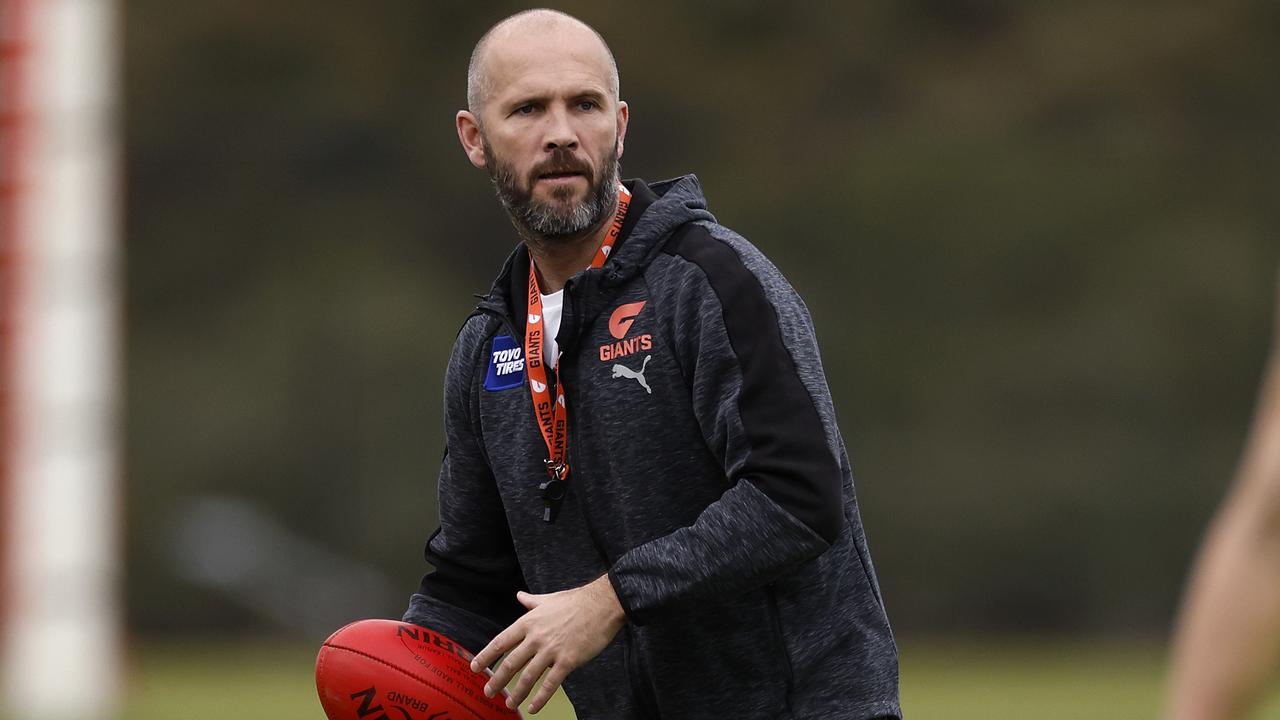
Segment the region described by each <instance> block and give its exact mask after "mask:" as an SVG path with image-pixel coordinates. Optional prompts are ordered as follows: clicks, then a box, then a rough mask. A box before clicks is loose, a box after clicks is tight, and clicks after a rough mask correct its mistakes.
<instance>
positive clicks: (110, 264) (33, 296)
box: [0, 0, 123, 720]
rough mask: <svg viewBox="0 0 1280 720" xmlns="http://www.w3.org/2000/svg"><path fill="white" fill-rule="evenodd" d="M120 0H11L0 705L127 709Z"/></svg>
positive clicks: (32, 714)
mask: <svg viewBox="0 0 1280 720" xmlns="http://www.w3.org/2000/svg"><path fill="white" fill-rule="evenodd" d="M117 12H118V10H117V5H116V1H115V0H0V63H2V66H0V82H2V83H3V84H2V85H0V718H13V719H16V718H22V719H23V720H28V719H29V720H102V719H105V718H111V717H115V716H116V715H117V713H118V711H119V709H120V707H121V706H120V685H121V683H120V668H121V665H123V663H122V661H121V655H120V648H121V645H122V636H123V630H122V617H123V613H122V610H121V603H120V598H121V592H120V587H119V585H120V579H121V561H120V558H121V544H122V538H123V534H122V533H121V531H120V518H121V517H122V508H121V507H120V498H121V493H120V490H119V485H120V483H119V450H118V448H119V447H120V442H119V440H120V434H121V433H120V413H119V408H120V402H119V385H120V383H119V377H120V369H119V365H120V362H119V361H120V357H121V352H120V347H119V337H120V332H119V325H120V300H119V271H118V264H119V258H118V255H119V239H118V238H119V234H120V233H119V215H120V191H119V182H118V175H119V167H120V163H119V159H118V157H117V154H118V145H119V143H118V141H117V138H116V135H117V131H118V124H119V109H118V108H119V100H118V91H117V87H118V82H117V77H116V76H117V67H118V65H119V63H118V55H119V49H118V47H117V38H118V36H119V28H118V23H119V19H118V16H117Z"/></svg>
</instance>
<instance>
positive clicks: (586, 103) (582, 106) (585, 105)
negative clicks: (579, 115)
mask: <svg viewBox="0 0 1280 720" xmlns="http://www.w3.org/2000/svg"><path fill="white" fill-rule="evenodd" d="M578 109H579V110H595V109H596V104H595V103H594V102H592V101H590V100H583V101H582V102H579V103H578Z"/></svg>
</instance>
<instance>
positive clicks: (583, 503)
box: [476, 305, 791, 720]
mask: <svg viewBox="0 0 1280 720" xmlns="http://www.w3.org/2000/svg"><path fill="white" fill-rule="evenodd" d="M476 310H478V311H480V312H483V313H485V314H488V315H492V316H494V317H496V318H498V320H499V321H500V322H501V323H502V326H503V327H504V328H505V329H506V330H507V332H508V333H509V334H510V335H511V337H512V339H515V338H516V330H515V326H514V325H512V323H511V318H509V317H507V315H506V313H502V312H499V311H497V310H496V309H494V308H492V307H490V306H486V305H478V306H476ZM567 357H568V353H563V352H562V353H561V356H560V360H561V364H560V367H559V369H558V371H557V372H556V377H557V378H559V376H560V373H561V372H563V371H564V363H565V358H567ZM525 362H526V364H527V363H528V358H526V359H525ZM526 377H527V375H526ZM565 403H566V406H567V407H570V408H572V407H573V403H571V402H569V398H568V393H566V397H565ZM570 412H572V410H570ZM566 420H568V421H569V436H568V437H567V438H565V441H566V442H567V443H568V444H569V447H568V448H567V457H566V459H567V460H568V461H569V467H570V468H574V467H577V461H576V460H575V455H574V448H575V447H577V442H576V441H575V433H574V428H575V427H576V425H575V424H574V423H573V422H572V420H573V418H572V416H570V417H568V418H566ZM570 477H572V473H571V474H570ZM570 482H572V480H570ZM577 496H578V506H579V507H580V508H581V511H582V521H583V524H585V525H586V526H587V534H588V535H589V536H590V537H591V547H592V548H593V549H594V550H595V551H596V555H598V556H599V558H600V564H601V565H602V566H603V567H604V569H605V572H606V573H608V572H609V568H611V567H613V562H612V561H610V560H609V556H608V554H607V553H606V552H605V551H604V543H602V542H601V541H600V534H599V532H597V531H596V526H595V523H594V522H592V521H591V513H590V511H589V507H588V505H587V497H586V493H584V492H578V493H577ZM771 597H772V596H771ZM774 615H775V621H776V619H777V618H776V615H777V613H776V612H775V614H774ZM623 631H624V632H626V636H625V637H623V639H622V641H623V644H624V645H625V646H626V647H625V648H624V653H623V662H624V663H625V664H626V670H627V679H628V680H629V681H630V682H631V694H632V695H634V696H635V700H636V710H637V711H638V712H639V713H640V715H641V716H643V717H645V718H649V719H651V720H658V718H659V717H660V716H659V715H658V711H657V701H656V698H654V697H653V693H652V692H651V690H650V689H649V688H646V687H645V680H644V677H643V676H642V675H641V674H640V671H639V653H638V652H637V649H636V643H635V636H634V634H633V633H632V628H631V625H630V623H625V624H624V625H623ZM787 666H788V668H790V660H788V661H787ZM650 687H651V686H650ZM790 694H791V693H790V679H788V683H787V695H788V698H787V703H788V711H789V710H790V702H791V699H790Z"/></svg>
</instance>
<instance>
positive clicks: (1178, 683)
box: [1167, 305, 1280, 720]
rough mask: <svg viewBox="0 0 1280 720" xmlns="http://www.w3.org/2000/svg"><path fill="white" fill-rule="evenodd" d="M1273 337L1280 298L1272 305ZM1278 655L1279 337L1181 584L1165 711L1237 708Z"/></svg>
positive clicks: (1245, 704)
mask: <svg viewBox="0 0 1280 720" xmlns="http://www.w3.org/2000/svg"><path fill="white" fill-rule="evenodd" d="M1276 313H1277V314H1276V329H1275V333H1276V335H1275V337H1276V341H1280V305H1278V306H1277V310H1276ZM1278 656H1280V346H1273V347H1272V350H1271V360H1270V363H1269V369H1268V371H1267V380H1266V382H1265V383H1264V384H1263V386H1262V394H1261V398H1260V400H1259V405H1258V410H1257V417H1256V418H1255V419H1254V424H1253V431H1252V432H1251V434H1250V437H1249V440H1248V444H1247V446H1246V448H1245V452H1244V458H1243V460H1242V461H1241V464H1240V469H1239V470H1238V472H1237V477H1236V480H1235V485H1234V487H1233V488H1232V490H1231V493H1230V495H1229V496H1228V497H1227V499H1226V501H1225V502H1224V503H1223V506H1222V508H1221V509H1220V510H1219V511H1218V515H1217V517H1216V518H1215V519H1214V521H1213V524H1212V526H1211V527H1210V528H1209V532H1208V535H1207V536H1206V538H1205V543H1204V549H1203V551H1202V553H1201V556H1200V558H1199V561H1198V562H1197V563H1196V568H1195V571H1194V573H1193V574H1192V578H1191V582H1190V584H1189V585H1188V588H1187V597H1186V603H1185V607H1184V608H1183V610H1182V618H1181V620H1180V622H1179V625H1178V630H1177V633H1176V635H1175V637H1174V645H1173V662H1172V671H1171V675H1170V684H1169V693H1168V694H1169V707H1168V712H1167V717H1168V718H1169V720H1229V719H1234V718H1243V717H1246V716H1247V715H1248V714H1249V710H1250V709H1251V708H1252V707H1253V706H1254V705H1256V704H1257V702H1258V701H1259V700H1260V699H1261V696H1262V693H1263V690H1264V688H1265V687H1266V683H1267V680H1268V679H1269V678H1270V677H1271V675H1272V672H1273V671H1274V670H1275V669H1276V665H1277V660H1278V659H1280V658H1278Z"/></svg>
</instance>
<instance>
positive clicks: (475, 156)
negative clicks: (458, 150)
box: [455, 110, 489, 168]
mask: <svg viewBox="0 0 1280 720" xmlns="http://www.w3.org/2000/svg"><path fill="white" fill-rule="evenodd" d="M455 122H456V123H457V125H458V140H459V141H460V142H461V143H462V150H463V152H465V153H466V154H467V159H468V160H470V161H471V164H472V165H475V166H476V167H478V168H483V167H485V166H486V165H488V162H489V159H488V158H487V157H485V154H484V138H483V137H481V135H480V120H479V119H477V118H476V116H475V115H472V114H471V113H470V112H469V111H467V110H459V111H458V116H457V118H456V120H455Z"/></svg>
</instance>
